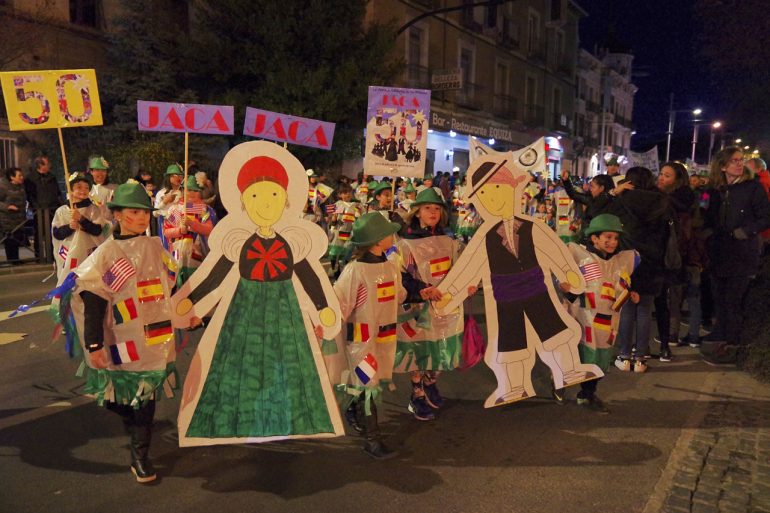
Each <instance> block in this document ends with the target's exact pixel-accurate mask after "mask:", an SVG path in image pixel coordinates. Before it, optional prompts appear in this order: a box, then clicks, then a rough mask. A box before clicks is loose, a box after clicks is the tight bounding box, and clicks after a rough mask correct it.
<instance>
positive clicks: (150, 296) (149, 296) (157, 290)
mask: <svg viewBox="0 0 770 513" xmlns="http://www.w3.org/2000/svg"><path fill="white" fill-rule="evenodd" d="M136 294H137V296H139V302H140V303H149V302H150V301H160V300H162V299H163V285H162V284H161V283H160V278H155V279H152V280H145V281H140V282H138V283H137V284H136Z"/></svg>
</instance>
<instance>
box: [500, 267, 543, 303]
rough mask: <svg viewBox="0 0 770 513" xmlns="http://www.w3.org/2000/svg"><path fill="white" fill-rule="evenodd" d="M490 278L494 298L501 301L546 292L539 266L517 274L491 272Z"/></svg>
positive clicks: (527, 297) (505, 301)
mask: <svg viewBox="0 0 770 513" xmlns="http://www.w3.org/2000/svg"><path fill="white" fill-rule="evenodd" d="M491 279H492V293H493V295H494V297H495V300H496V301H499V302H503V303H513V302H515V301H522V300H524V299H529V298H531V297H535V296H539V295H541V294H545V293H547V292H548V288H546V286H545V275H544V274H543V270H542V269H541V268H540V267H533V268H532V269H529V270H527V271H524V272H520V273H517V274H493V275H491Z"/></svg>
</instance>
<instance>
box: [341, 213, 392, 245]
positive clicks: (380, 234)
mask: <svg viewBox="0 0 770 513" xmlns="http://www.w3.org/2000/svg"><path fill="white" fill-rule="evenodd" d="M400 229H401V225H400V224H398V223H391V222H390V221H388V220H387V219H385V216H383V215H382V214H380V213H379V212H369V213H368V214H364V215H362V216H361V217H359V218H358V219H356V221H355V222H354V223H353V237H352V239H351V240H352V242H353V245H354V246H372V245H374V244H377V243H378V242H379V241H381V240H382V239H384V238H385V237H387V236H388V235H393V234H394V233H396V232H397V231H398V230H400Z"/></svg>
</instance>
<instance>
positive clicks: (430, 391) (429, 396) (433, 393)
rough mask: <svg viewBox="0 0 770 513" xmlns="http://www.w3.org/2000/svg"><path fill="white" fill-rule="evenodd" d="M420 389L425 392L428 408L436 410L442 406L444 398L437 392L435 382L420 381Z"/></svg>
mask: <svg viewBox="0 0 770 513" xmlns="http://www.w3.org/2000/svg"><path fill="white" fill-rule="evenodd" d="M422 389H423V391H424V392H425V401H426V402H427V403H428V406H430V407H431V408H435V409H436V410H438V409H439V408H441V406H442V405H443V404H444V398H443V397H441V393H439V391H438V387H437V386H436V382H435V381H434V382H433V383H428V382H427V381H425V380H424V379H423V380H422Z"/></svg>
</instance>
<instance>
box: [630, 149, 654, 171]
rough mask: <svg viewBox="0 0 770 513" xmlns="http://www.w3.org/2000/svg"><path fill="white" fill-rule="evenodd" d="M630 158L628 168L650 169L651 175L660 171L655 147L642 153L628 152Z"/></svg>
mask: <svg viewBox="0 0 770 513" xmlns="http://www.w3.org/2000/svg"><path fill="white" fill-rule="evenodd" d="M630 157H631V158H630V159H629V160H630V162H629V167H633V166H642V167H646V168H647V169H651V170H652V172H653V173H655V172H657V171H658V169H660V163H659V160H658V146H657V145H656V146H654V147H652V148H651V149H649V150H647V151H645V152H643V153H636V152H633V151H632V152H630Z"/></svg>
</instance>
